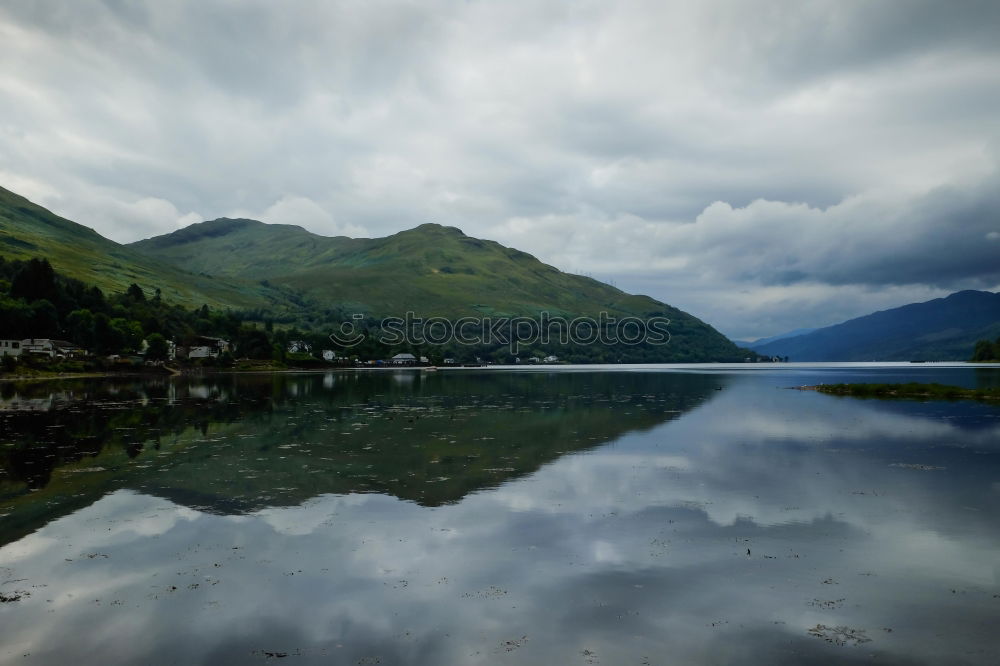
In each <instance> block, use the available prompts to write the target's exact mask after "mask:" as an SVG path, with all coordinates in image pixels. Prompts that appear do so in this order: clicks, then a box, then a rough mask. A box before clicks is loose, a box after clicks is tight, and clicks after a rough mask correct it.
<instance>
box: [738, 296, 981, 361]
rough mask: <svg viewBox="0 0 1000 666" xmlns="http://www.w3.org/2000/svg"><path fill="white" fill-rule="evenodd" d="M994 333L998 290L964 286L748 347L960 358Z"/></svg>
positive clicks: (820, 356) (886, 357)
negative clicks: (971, 288) (931, 297)
mask: <svg viewBox="0 0 1000 666" xmlns="http://www.w3.org/2000/svg"><path fill="white" fill-rule="evenodd" d="M998 335H1000V294H995V293H992V292H988V291H973V290H968V291H959V292H956V293H954V294H951V295H950V296H947V297H946V298H937V299H934V300H932V301H926V302H924V303H912V304H910V305H904V306H902V307H899V308H893V309H891V310H883V311H880V312H875V313H873V314H870V315H866V316H864V317H858V318H857V319H851V320H849V321H845V322H843V323H841V324H837V325H835V326H828V327H826V328H820V329H817V330H815V331H813V332H812V333H808V334H806V335H799V336H795V337H791V338H785V339H782V340H776V341H774V342H770V343H767V344H764V345H759V346H758V345H754V350H755V351H757V352H759V353H761V354H768V355H780V356H788V357H790V358H791V360H793V361H965V360H968V359H969V358H970V357H971V356H972V349H973V347H974V346H975V343H976V340H979V339H982V338H989V339H991V340H992V339H995V338H996V337H997V336H998Z"/></svg>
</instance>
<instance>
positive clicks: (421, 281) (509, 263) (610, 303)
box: [130, 218, 742, 361]
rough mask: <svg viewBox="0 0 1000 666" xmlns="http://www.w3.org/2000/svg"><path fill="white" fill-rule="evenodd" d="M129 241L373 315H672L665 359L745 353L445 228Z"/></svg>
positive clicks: (683, 320) (242, 225) (603, 288)
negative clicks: (379, 234)
mask: <svg viewBox="0 0 1000 666" xmlns="http://www.w3.org/2000/svg"><path fill="white" fill-rule="evenodd" d="M130 247H132V248H134V249H135V250H136V251H138V252H142V253H144V254H146V255H148V256H150V257H153V258H155V259H158V260H162V261H168V262H171V263H173V264H175V265H176V266H178V267H179V268H182V269H185V270H187V271H191V272H197V273H213V274H217V275H221V276H225V277H227V278H233V279H260V280H263V281H265V282H266V283H267V284H270V285H275V286H280V287H282V288H288V289H292V290H294V291H295V292H296V293H300V294H302V295H303V296H304V297H305V298H306V299H307V300H308V301H310V302H312V303H315V304H318V305H320V306H323V307H328V308H338V309H339V310H340V311H342V312H362V313H365V314H369V315H372V316H400V315H402V314H404V313H405V312H407V311H413V312H415V313H417V314H418V315H421V316H444V317H451V318H456V317H462V316H486V315H489V316H494V317H495V316H520V315H524V316H532V317H538V316H539V313H540V312H541V311H547V312H548V313H549V314H550V315H552V316H566V317H573V316H579V315H591V316H596V315H598V314H599V313H600V312H607V313H609V314H610V315H612V316H617V317H621V316H637V317H641V318H647V317H650V316H662V317H667V318H669V319H670V320H671V323H670V326H669V330H670V334H671V340H672V341H671V344H670V345H667V346H666V347H665V348H664V349H663V352H664V353H663V357H662V359H661V360H678V361H694V360H723V359H727V360H732V359H736V358H742V354H741V353H740V351H739V350H738V348H737V347H736V346H735V345H734V344H733V343H731V342H730V341H729V340H727V339H726V338H725V337H724V336H723V335H722V334H720V333H719V332H718V331H716V330H715V329H714V328H712V327H711V326H709V325H707V324H705V323H704V322H702V321H700V320H698V319H696V318H694V317H692V316H691V315H689V314H687V313H685V312H682V311H681V310H678V309H677V308H674V307H671V306H669V305H666V304H664V303H661V302H659V301H657V300H654V299H652V298H649V297H648V296H634V295H630V294H627V293H625V292H623V291H621V290H619V289H616V288H614V287H612V286H610V285H607V284H604V283H602V282H598V281H597V280H593V279H591V278H588V277H583V276H580V275H571V274H568V273H563V272H561V271H559V270H558V269H556V268H554V267H552V266H549V265H547V264H544V263H542V262H541V261H539V260H538V259H536V258H535V257H533V256H532V255H530V254H527V253H525V252H521V251H519V250H515V249H512V248H508V247H504V246H503V245H501V244H499V243H496V242H494V241H488V240H480V239H477V238H472V237H469V236H466V235H465V234H464V233H462V231H460V230H459V229H456V228H454V227H444V226H441V225H438V224H423V225H420V226H419V227H416V228H415V229H410V230H408V231H402V232H400V233H397V234H394V235H392V236H388V237H385V238H346V237H343V236H338V237H326V236H318V235H316V234H313V233H310V232H308V231H306V230H305V229H302V228H301V227H297V226H290V225H276V224H264V223H263V222H258V221H255V220H243V219H237V220H233V219H226V218H223V219H219V220H213V221H210V222H202V223H200V224H194V225H191V226H189V227H187V228H185V229H181V230H179V231H176V232H174V233H171V234H167V235H164V236H158V237H156V238H151V239H148V240H143V241H139V242H137V243H133V244H132V245H131V246H130Z"/></svg>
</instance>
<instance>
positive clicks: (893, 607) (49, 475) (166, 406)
mask: <svg viewBox="0 0 1000 666" xmlns="http://www.w3.org/2000/svg"><path fill="white" fill-rule="evenodd" d="M828 374H829V373H826V374H825V373H824V371H818V370H817V371H813V372H812V374H809V373H803V374H801V375H792V374H785V375H780V374H774V373H767V372H742V373H736V372H703V373H698V372H686V373H677V372H579V373H573V372H552V373H519V372H496V371H494V372H469V373H464V372H462V373H444V372H442V373H436V374H432V375H426V374H420V373H416V372H406V373H398V374H393V373H388V372H387V373H372V374H353V373H342V374H330V375H300V376H296V375H280V376H236V377H217V378H212V379H207V380H206V379H181V380H172V381H171V380H158V381H154V382H132V383H128V382H125V383H108V382H74V383H65V384H62V385H59V386H54V385H51V384H48V385H45V386H43V385H41V384H39V385H33V386H31V387H23V386H20V387H17V389H16V392H17V396H14V395H13V394H14V393H15V390H14V389H13V388H12V387H10V386H6V387H4V388H3V389H2V395H0V397H2V399H3V401H4V402H3V404H4V405H8V404H10V402H11V401H12V400H15V399H16V400H19V401H22V404H23V401H25V400H40V401H42V402H39V403H32V404H33V405H34V404H37V405H46V406H45V407H41V406H39V407H38V408H37V409H36V410H35V411H23V410H20V411H2V412H0V455H2V459H3V474H4V476H3V477H2V481H0V488H2V492H3V495H2V504H0V515H2V518H0V521H2V522H0V537H2V538H0V543H2V544H6V545H4V546H3V547H0V593H2V594H3V595H5V596H4V598H7V599H14V598H15V597H17V599H16V600H14V601H9V602H7V603H3V604H0V646H2V647H0V662H2V663H14V662H17V663H41V664H61V663H68V662H71V661H72V662H81V661H82V662H83V663H102V664H106V663H143V664H160V663H163V664H167V663H185V664H186V663H212V664H247V663H264V662H267V661H269V660H271V659H275V658H278V657H281V656H285V657H287V661H288V663H309V664H313V663H347V664H359V663H360V664H375V663H382V664H470V663H471V664H494V663H511V664H515V663H516V664H521V663H530V664H554V663H560V664H561V663H566V664H572V663H579V664H596V663H603V664H644V663H645V664H666V663H685V664H700V663H743V664H758V663H789V664H792V663H796V664H797V663H855V662H874V663H969V664H992V663H995V654H996V640H995V636H994V631H995V629H994V625H995V620H996V618H997V617H998V615H1000V526H998V524H997V521H996V520H995V516H996V515H997V512H998V509H1000V436H998V435H1000V420H998V417H1000V409H997V408H996V407H995V406H991V405H981V404H973V403H916V402H890V403H886V402H880V401H858V400H850V399H839V398H835V397H831V396H825V395H820V394H817V393H813V392H801V391H788V390H783V389H784V388H785V387H787V386H790V385H798V384H805V383H816V382H817V381H818V380H822V379H824V378H827V379H828V380H829V381H840V380H843V378H842V377H841V376H837V377H833V378H830V377H829V376H828ZM921 377H923V376H921ZM995 377H996V375H992V374H987V375H982V374H980V375H974V374H972V373H967V374H965V375H963V376H962V379H961V380H962V381H966V382H970V383H979V382H983V381H986V382H993V381H995ZM862 379H863V378H862ZM847 380H848V381H854V380H855V378H854V377H851V378H850V379H847ZM952 383H958V382H957V381H953V382H952ZM718 388H722V389H723V390H721V391H719V390H716V389H718ZM25 655H27V656H25ZM81 655H84V656H83V657H81Z"/></svg>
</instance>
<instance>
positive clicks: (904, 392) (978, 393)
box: [799, 382, 1000, 401]
mask: <svg viewBox="0 0 1000 666" xmlns="http://www.w3.org/2000/svg"><path fill="white" fill-rule="evenodd" d="M799 388H801V389H802V390H806V391H818V392H820V393H827V394H829V395H844V396H853V397H855V398H881V399H905V400H982V401H992V400H1000V388H988V389H968V388H962V387H961V386H947V385H945V384H936V383H932V384H923V383H920V382H909V383H906V384H819V385H817V386H802V387H799Z"/></svg>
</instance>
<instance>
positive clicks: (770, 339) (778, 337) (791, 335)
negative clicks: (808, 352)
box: [733, 328, 816, 349]
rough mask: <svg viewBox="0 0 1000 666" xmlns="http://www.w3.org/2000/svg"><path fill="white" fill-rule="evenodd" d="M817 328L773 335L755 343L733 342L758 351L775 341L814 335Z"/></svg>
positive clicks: (745, 341) (798, 329)
mask: <svg viewBox="0 0 1000 666" xmlns="http://www.w3.org/2000/svg"><path fill="white" fill-rule="evenodd" d="M815 330H816V329H815V328H797V329H795V330H794V331H788V332H787V333H781V334H779V335H772V336H771V337H768V338H759V339H757V340H754V341H752V342H751V341H749V340H733V342H734V343H735V344H737V345H739V346H740V347H746V348H747V349H756V348H757V347H763V346H764V345H766V344H767V343H769V342H774V341H775V340H784V339H785V338H794V337H795V336H797V335H805V334H806V333H812V332H813V331H815Z"/></svg>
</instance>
